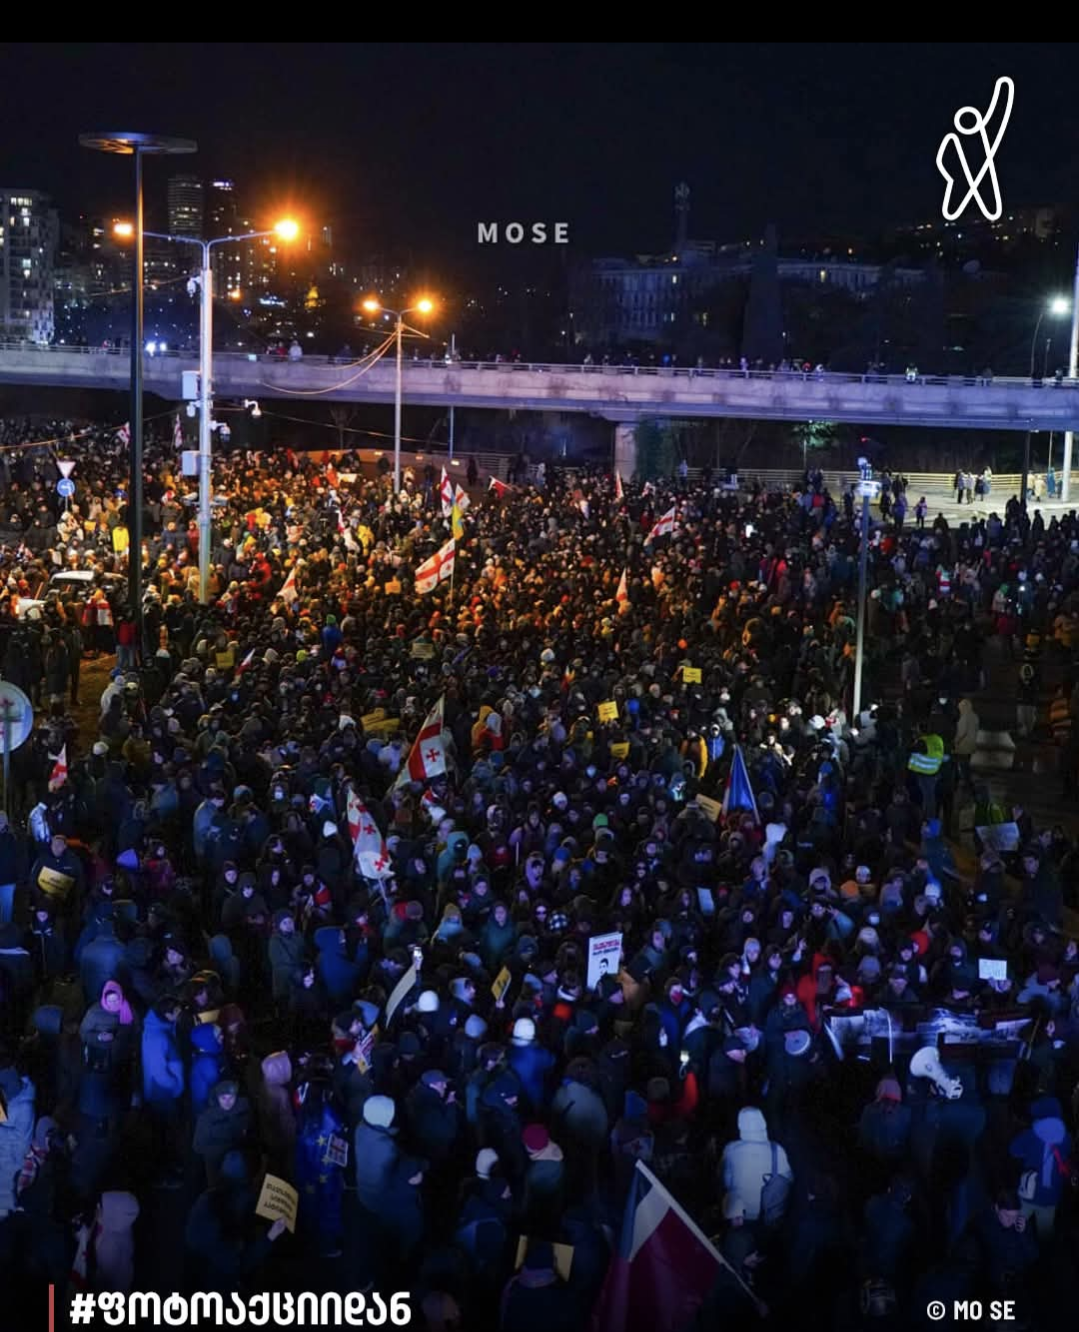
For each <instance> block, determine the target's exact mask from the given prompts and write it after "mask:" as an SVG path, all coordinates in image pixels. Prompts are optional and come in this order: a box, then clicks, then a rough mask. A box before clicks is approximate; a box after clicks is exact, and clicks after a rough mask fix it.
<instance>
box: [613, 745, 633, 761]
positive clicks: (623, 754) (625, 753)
mask: <svg viewBox="0 0 1079 1332" xmlns="http://www.w3.org/2000/svg"><path fill="white" fill-rule="evenodd" d="M611 758H613V759H615V760H616V761H617V762H618V763H621V762H622V760H623V759H624V758H629V741H628V740H619V741H618V742H617V743H616V744H613V745H612V746H611Z"/></svg>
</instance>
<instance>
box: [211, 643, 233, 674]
mask: <svg viewBox="0 0 1079 1332" xmlns="http://www.w3.org/2000/svg"><path fill="white" fill-rule="evenodd" d="M214 662H215V663H216V665H217V669H218V670H219V671H230V670H232V668H233V666H234V665H235V664H236V658H235V656H234V655H233V652H232V648H229V650H228V651H227V652H215V653H214Z"/></svg>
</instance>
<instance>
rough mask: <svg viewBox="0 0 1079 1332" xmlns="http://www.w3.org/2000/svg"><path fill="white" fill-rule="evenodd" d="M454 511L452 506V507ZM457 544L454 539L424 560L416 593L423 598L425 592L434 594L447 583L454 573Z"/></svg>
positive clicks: (419, 572)
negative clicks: (442, 584)
mask: <svg viewBox="0 0 1079 1332" xmlns="http://www.w3.org/2000/svg"><path fill="white" fill-rule="evenodd" d="M450 507H451V509H452V507H453V506H452V505H451V506H450ZM456 550H457V543H456V542H455V541H454V539H453V538H452V537H450V539H449V541H447V542H446V544H445V545H444V546H441V547H439V549H438V550H436V551H435V553H434V554H433V555H432V556H431V557H430V559H426V560H424V562H423V563H422V564H421V565H420V567H419V568H418V569H417V570H416V591H417V592H418V593H419V594H420V595H421V596H422V595H423V594H424V593H425V592H432V591H434V589H435V588H436V587H437V586H438V585H439V583H442V582H445V580H446V579H447V578H449V577H450V576H451V575H452V573H453V561H454V557H455V555H456Z"/></svg>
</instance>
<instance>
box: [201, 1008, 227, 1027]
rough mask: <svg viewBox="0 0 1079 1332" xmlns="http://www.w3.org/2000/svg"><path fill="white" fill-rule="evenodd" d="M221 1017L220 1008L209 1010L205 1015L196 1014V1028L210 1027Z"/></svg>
mask: <svg viewBox="0 0 1079 1332" xmlns="http://www.w3.org/2000/svg"><path fill="white" fill-rule="evenodd" d="M220 1016H221V1010H220V1008H208V1009H207V1010H206V1012H205V1013H196V1014H195V1026H196V1027H210V1026H212V1025H213V1024H214V1023H215V1022H216V1021H217V1019H218V1018H219V1017H220Z"/></svg>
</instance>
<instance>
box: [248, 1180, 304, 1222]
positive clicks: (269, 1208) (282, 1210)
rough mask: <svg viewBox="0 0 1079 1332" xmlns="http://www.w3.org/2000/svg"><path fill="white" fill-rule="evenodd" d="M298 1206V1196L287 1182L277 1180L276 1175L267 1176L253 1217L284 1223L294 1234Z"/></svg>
mask: <svg viewBox="0 0 1079 1332" xmlns="http://www.w3.org/2000/svg"><path fill="white" fill-rule="evenodd" d="M299 1206H300V1195H299V1194H298V1193H297V1192H296V1190H295V1189H294V1188H293V1187H292V1185H291V1184H290V1183H289V1182H288V1181H287V1180H284V1179H279V1178H278V1177H277V1175H267V1176H266V1178H265V1179H264V1180H263V1181H262V1192H261V1193H260V1194H259V1200H258V1202H257V1203H256V1204H255V1215H256V1216H261V1217H265V1219H266V1220H267V1221H284V1223H285V1225H286V1226H288V1228H289V1230H290V1231H291V1232H292V1233H293V1234H295V1233H296V1213H297V1211H298V1210H299Z"/></svg>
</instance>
